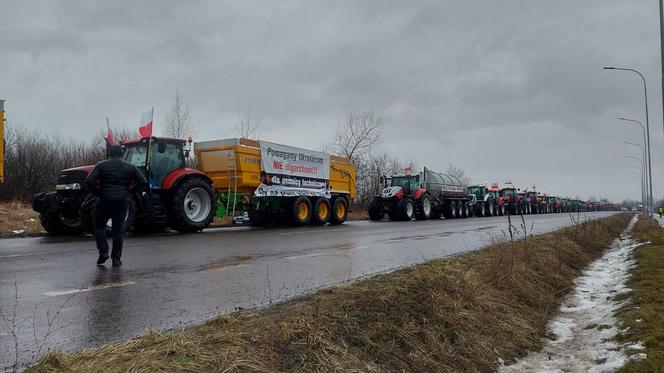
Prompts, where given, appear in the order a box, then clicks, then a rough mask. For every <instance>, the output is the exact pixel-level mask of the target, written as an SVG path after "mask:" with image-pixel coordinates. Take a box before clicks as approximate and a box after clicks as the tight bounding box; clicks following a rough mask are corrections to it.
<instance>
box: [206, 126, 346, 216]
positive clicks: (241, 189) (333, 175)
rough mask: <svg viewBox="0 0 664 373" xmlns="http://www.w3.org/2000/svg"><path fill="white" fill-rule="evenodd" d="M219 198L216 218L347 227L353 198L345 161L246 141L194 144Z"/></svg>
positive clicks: (322, 154)
mask: <svg viewBox="0 0 664 373" xmlns="http://www.w3.org/2000/svg"><path fill="white" fill-rule="evenodd" d="M194 152H195V153H196V158H197V160H198V167H199V168H200V169H201V170H202V171H203V172H204V173H205V174H206V175H207V176H208V177H209V178H210V179H211V180H212V183H213V185H214V188H215V189H216V191H217V193H218V196H219V210H218V211H217V215H229V214H230V215H235V213H237V212H246V213H247V218H248V220H249V223H250V224H251V225H253V226H259V227H263V226H268V225H282V224H285V225H294V226H300V225H306V224H314V225H323V224H327V223H330V224H343V223H344V222H345V221H346V218H347V217H348V212H349V203H350V201H351V200H352V199H353V198H355V191H356V189H355V188H356V169H355V166H354V165H353V164H351V163H350V161H349V160H348V159H347V158H344V157H338V156H334V155H329V154H326V153H321V152H317V151H313V150H308V149H302V148H296V147H292V146H287V145H282V144H274V143H270V142H267V141H258V140H251V139H244V138H230V139H221V140H213V141H203V142H197V143H195V144H194Z"/></svg>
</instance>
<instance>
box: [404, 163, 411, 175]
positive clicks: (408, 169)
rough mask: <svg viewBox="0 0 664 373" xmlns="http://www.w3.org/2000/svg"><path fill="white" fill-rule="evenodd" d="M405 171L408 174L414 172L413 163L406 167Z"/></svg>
mask: <svg viewBox="0 0 664 373" xmlns="http://www.w3.org/2000/svg"><path fill="white" fill-rule="evenodd" d="M403 172H405V173H407V174H409V173H411V172H413V165H412V164H411V165H408V167H404V168H403Z"/></svg>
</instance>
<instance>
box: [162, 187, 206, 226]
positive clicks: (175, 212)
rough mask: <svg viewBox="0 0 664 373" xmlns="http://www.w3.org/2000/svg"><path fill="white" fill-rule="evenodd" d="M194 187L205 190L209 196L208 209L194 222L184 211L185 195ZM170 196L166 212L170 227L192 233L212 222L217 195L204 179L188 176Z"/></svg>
mask: <svg viewBox="0 0 664 373" xmlns="http://www.w3.org/2000/svg"><path fill="white" fill-rule="evenodd" d="M194 188H201V189H203V190H205V191H206V192H207V194H208V196H209V197H210V211H209V212H208V214H207V216H206V217H205V219H203V220H201V221H199V222H194V221H192V220H191V219H189V218H188V217H187V213H186V212H185V211H184V199H185V197H186V196H187V193H188V192H189V191H190V190H192V189H194ZM171 196H172V198H171V204H170V206H169V212H168V221H169V226H170V227H171V228H173V229H175V230H176V231H178V232H180V233H192V232H196V231H201V230H203V229H205V228H207V227H208V226H209V225H210V223H212V219H214V213H215V211H216V210H217V195H216V193H215V191H214V189H213V188H212V186H211V185H210V184H208V183H207V182H206V181H205V180H203V179H201V178H190V179H188V180H185V181H183V182H182V183H180V184H179V185H178V186H177V187H176V189H175V190H174V191H172V194H171Z"/></svg>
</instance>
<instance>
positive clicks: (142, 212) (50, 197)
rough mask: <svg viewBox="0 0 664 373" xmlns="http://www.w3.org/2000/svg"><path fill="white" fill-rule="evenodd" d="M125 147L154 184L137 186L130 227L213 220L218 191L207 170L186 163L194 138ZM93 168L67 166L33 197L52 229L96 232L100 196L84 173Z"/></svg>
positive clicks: (181, 227)
mask: <svg viewBox="0 0 664 373" xmlns="http://www.w3.org/2000/svg"><path fill="white" fill-rule="evenodd" d="M122 147H123V150H124V160H125V161H127V162H129V163H131V164H133V165H134V166H136V167H138V168H139V169H140V170H141V171H142V172H143V173H144V175H145V178H146V179H147V180H148V183H149V188H148V190H146V191H144V192H142V193H139V191H136V190H134V191H132V196H131V198H130V201H129V211H128V213H127V216H126V219H125V227H124V228H125V230H134V231H137V232H150V231H160V230H164V229H166V228H167V227H170V228H172V229H175V230H176V231H179V232H194V231H200V230H202V229H204V228H206V227H207V226H208V225H210V223H211V222H212V219H213V217H214V213H215V210H216V207H217V202H216V201H217V196H216V193H215V190H214V188H213V187H212V180H210V178H209V177H208V176H207V175H206V174H204V173H203V172H201V171H198V170H195V169H191V168H186V166H185V159H186V158H187V157H188V156H189V152H190V150H191V139H190V140H189V141H186V140H180V139H172V138H161V137H144V138H138V139H134V140H127V141H123V142H122ZM93 167H94V166H83V167H76V168H70V169H66V170H63V171H62V173H61V174H60V176H59V177H58V180H57V181H56V185H55V191H53V192H48V193H38V194H35V195H34V196H33V198H32V208H33V210H35V211H36V212H38V213H39V217H40V220H41V224H42V226H43V227H44V229H45V230H46V231H47V232H48V233H50V234H53V235H67V234H80V233H82V232H88V233H92V231H93V223H92V222H93V217H94V209H95V206H96V204H97V197H95V196H94V195H92V193H90V191H89V190H88V189H87V187H86V185H85V178H86V176H87V175H88V174H89V173H90V172H91V171H92V169H93Z"/></svg>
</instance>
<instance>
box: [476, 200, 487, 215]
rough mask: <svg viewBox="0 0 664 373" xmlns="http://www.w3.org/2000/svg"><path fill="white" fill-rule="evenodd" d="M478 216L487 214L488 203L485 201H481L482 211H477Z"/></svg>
mask: <svg viewBox="0 0 664 373" xmlns="http://www.w3.org/2000/svg"><path fill="white" fill-rule="evenodd" d="M477 216H482V217H483V216H486V205H485V204H484V202H480V211H479V212H478V213H477Z"/></svg>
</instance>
